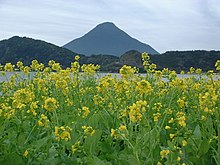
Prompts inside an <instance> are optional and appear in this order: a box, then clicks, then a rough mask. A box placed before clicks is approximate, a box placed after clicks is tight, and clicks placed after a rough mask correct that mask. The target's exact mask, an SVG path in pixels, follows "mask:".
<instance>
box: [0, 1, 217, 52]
mask: <svg viewBox="0 0 220 165" xmlns="http://www.w3.org/2000/svg"><path fill="white" fill-rule="evenodd" d="M107 21H108V22H113V23H114V24H115V25H116V26H118V27H119V28H120V29H122V30H124V31H125V32H126V33H128V34H129V35H130V36H132V37H133V38H136V39H138V40H139V41H141V42H144V43H147V44H149V45H151V46H152V47H153V48H154V49H156V50H157V51H159V52H160V53H163V52H165V51H168V50H195V49H200V50H201V49H202V50H220V0H0V40H3V39H8V38H10V37H12V36H14V35H18V36H26V37H31V38H35V39H41V40H44V41H47V42H50V43H53V44H56V45H58V46H63V45H64V44H66V43H67V42H69V41H71V40H73V39H75V38H79V37H81V36H82V35H84V34H85V33H87V32H88V31H89V30H91V29H92V28H94V27H95V26H96V25H97V24H99V23H102V22H107Z"/></svg>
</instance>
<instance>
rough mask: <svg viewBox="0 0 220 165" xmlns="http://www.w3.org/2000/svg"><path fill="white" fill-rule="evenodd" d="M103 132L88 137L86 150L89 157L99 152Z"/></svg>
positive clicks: (98, 131)
mask: <svg viewBox="0 0 220 165" xmlns="http://www.w3.org/2000/svg"><path fill="white" fill-rule="evenodd" d="M101 135H102V131H101V130H95V134H94V135H93V136H88V137H87V138H86V140H85V145H84V149H85V151H86V152H87V154H89V155H94V154H95V153H96V151H97V150H99V149H100V148H99V147H100V146H99V140H100V138H101Z"/></svg>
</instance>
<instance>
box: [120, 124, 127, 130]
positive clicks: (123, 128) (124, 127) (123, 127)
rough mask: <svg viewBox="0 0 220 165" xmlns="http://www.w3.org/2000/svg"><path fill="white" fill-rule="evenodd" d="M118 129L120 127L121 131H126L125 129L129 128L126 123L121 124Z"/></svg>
mask: <svg viewBox="0 0 220 165" xmlns="http://www.w3.org/2000/svg"><path fill="white" fill-rule="evenodd" d="M118 129H119V130H120V131H125V130H127V128H126V126H125V125H121V126H120V127H119V128H118Z"/></svg>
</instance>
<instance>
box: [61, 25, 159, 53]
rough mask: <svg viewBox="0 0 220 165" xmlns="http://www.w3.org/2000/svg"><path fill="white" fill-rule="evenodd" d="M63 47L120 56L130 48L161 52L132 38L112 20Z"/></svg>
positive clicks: (76, 50)
mask: <svg viewBox="0 0 220 165" xmlns="http://www.w3.org/2000/svg"><path fill="white" fill-rule="evenodd" d="M63 47H64V48H67V49H69V50H71V51H73V52H77V53H79V54H85V55H87V56H89V55H92V54H108V55H116V56H120V55H122V54H124V53H125V52H127V51H129V50H137V51H139V52H147V53H149V54H159V53H158V52H157V51H156V50H154V49H153V48H152V47H151V46H150V45H147V44H145V43H142V42H140V41H138V40H136V39H134V38H132V37H131V36H129V35H128V34H127V33H125V32H124V31H122V30H121V29H119V28H118V27H117V26H115V25H114V24H113V23H111V22H105V23H102V24H99V25H97V26H96V27H95V28H94V29H92V30H91V31H89V32H88V33H87V34H85V35H84V36H82V37H80V38H77V39H75V40H73V41H71V42H69V43H67V44H65V45H64V46H63Z"/></svg>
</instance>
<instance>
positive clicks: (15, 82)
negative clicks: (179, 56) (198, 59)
mask: <svg viewBox="0 0 220 165" xmlns="http://www.w3.org/2000/svg"><path fill="white" fill-rule="evenodd" d="M142 58H143V66H144V68H145V70H146V76H140V75H139V74H138V70H137V69H136V68H132V67H130V66H123V67H122V68H121V69H120V77H121V78H115V77H112V76H111V75H107V76H104V77H102V78H100V79H99V78H96V77H97V76H95V75H96V74H98V73H97V71H98V70H99V66H95V65H93V64H88V65H82V66H80V65H79V62H78V60H79V58H78V56H76V58H75V62H73V63H72V64H71V67H70V68H66V69H65V70H63V69H62V68H61V66H60V65H59V63H56V62H55V61H52V60H51V61H50V62H49V64H48V67H46V66H44V65H43V64H40V63H38V61H36V60H34V61H32V64H31V65H30V66H23V64H22V62H18V63H17V65H15V66H14V65H12V64H10V63H7V64H6V65H4V66H2V67H1V68H2V71H1V76H6V74H5V73H6V72H14V71H21V72H23V74H16V73H15V74H14V75H12V76H11V77H10V78H9V79H8V80H7V81H4V82H2V83H1V85H0V97H1V99H0V164H89V165H93V164H94V165H102V164H103V165H105V164H107V165H111V164H112V165H118V164H122V165H127V164H131V165H133V164H140V165H142V164H147V165H148V164H158V165H161V164H167V165H171V164H172V165H175V164H177V165H179V164H180V165H191V164H196V165H207V164H213V165H214V164H220V136H219V134H220V79H214V78H213V76H214V75H215V74H216V73H213V71H208V72H207V73H206V75H207V77H206V78H204V77H203V76H202V71H201V69H195V68H190V70H189V72H188V73H189V74H197V77H198V78H195V77H194V76H191V77H189V78H182V79H180V78H177V75H176V72H175V71H170V70H168V69H166V68H165V69H163V70H162V71H159V70H157V69H156V65H155V64H150V63H149V60H150V59H149V56H148V55H147V54H146V53H143V54H142ZM216 70H220V61H219V60H218V61H217V62H216ZM31 71H34V72H36V73H35V74H34V77H30V72H31ZM80 72H83V74H81V73H80ZM203 74H204V73H203ZM162 78H166V79H167V81H163V80H162Z"/></svg>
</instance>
